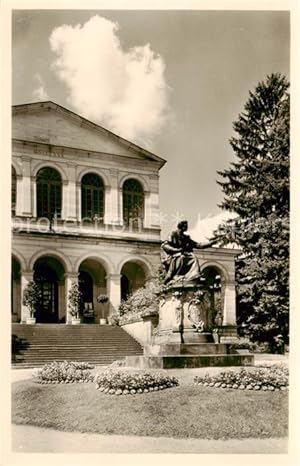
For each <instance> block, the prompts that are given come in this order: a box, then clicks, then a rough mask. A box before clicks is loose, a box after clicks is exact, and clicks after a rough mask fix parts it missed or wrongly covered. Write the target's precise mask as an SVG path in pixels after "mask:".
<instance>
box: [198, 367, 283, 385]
mask: <svg viewBox="0 0 300 466" xmlns="http://www.w3.org/2000/svg"><path fill="white" fill-rule="evenodd" d="M288 376H289V370H288V368H287V367H286V366H284V365H281V364H273V365H270V366H257V367H255V368H248V369H245V368H242V369H240V370H239V371H232V370H229V371H224V372H220V373H219V374H216V375H214V376H211V375H209V374H205V375H204V376H196V377H195V378H194V384H195V385H202V386H205V387H216V388H234V389H239V390H264V391H267V390H270V391H279V390H282V391H285V390H287V389H288Z"/></svg>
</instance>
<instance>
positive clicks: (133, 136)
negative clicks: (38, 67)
mask: <svg viewBox="0 0 300 466" xmlns="http://www.w3.org/2000/svg"><path fill="white" fill-rule="evenodd" d="M118 31H119V26H118V24H117V23H114V22H112V21H109V20H107V19H105V18H103V17H101V16H99V15H96V16H93V17H92V18H90V19H89V20H88V21H87V22H86V23H84V24H83V25H80V24H77V25H76V26H70V25H63V26H60V27H57V28H55V29H54V30H53V31H52V33H51V36H50V39H49V40H50V46H51V49H52V51H53V52H54V53H55V55H56V59H55V60H54V62H53V65H52V66H53V69H54V70H55V73H56V74H57V76H58V78H59V79H60V80H62V81H63V82H64V83H65V84H66V86H67V89H68V92H69V97H68V100H69V102H70V103H71V104H72V106H73V107H74V108H75V109H76V110H77V111H78V113H80V114H82V115H84V116H85V117H86V118H88V119H91V120H93V121H96V122H98V123H100V124H102V125H103V126H105V127H107V128H109V129H110V130H111V131H114V132H116V133H118V134H119V135H121V136H123V137H125V138H128V139H130V140H135V141H136V142H141V141H143V142H145V141H146V142H149V141H150V139H151V137H152V136H153V135H155V134H156V133H159V132H160V131H161V129H162V127H163V125H164V123H165V121H166V118H167V114H168V86H167V84H166V81H165V77H164V73H165V64H164V61H163V59H162V58H161V57H160V56H159V55H157V54H155V53H154V52H153V50H152V49H151V46H150V44H147V45H144V46H136V47H133V48H131V49H129V50H128V51H125V50H123V49H122V46H121V43H120V39H119V37H118Z"/></svg>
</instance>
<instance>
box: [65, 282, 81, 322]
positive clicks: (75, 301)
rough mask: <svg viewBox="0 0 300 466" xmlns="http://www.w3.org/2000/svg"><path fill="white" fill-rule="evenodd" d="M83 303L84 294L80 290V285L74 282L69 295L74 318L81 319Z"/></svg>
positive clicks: (69, 304) (70, 308) (69, 303)
mask: <svg viewBox="0 0 300 466" xmlns="http://www.w3.org/2000/svg"><path fill="white" fill-rule="evenodd" d="M81 301H82V293H81V291H80V289H79V284H78V283H77V282H73V283H72V286H71V288H70V290H69V293H68V307H69V310H70V314H71V316H72V317H76V318H77V319H78V318H79V309H80V305H81Z"/></svg>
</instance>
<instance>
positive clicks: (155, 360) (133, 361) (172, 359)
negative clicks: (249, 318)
mask: <svg viewBox="0 0 300 466" xmlns="http://www.w3.org/2000/svg"><path fill="white" fill-rule="evenodd" d="M253 365H254V355H253V354H247V355H241V354H217V355H216V354H206V355H198V356H195V355H178V356H127V357H126V366H129V367H136V368H139V369H187V368H196V367H228V366H253Z"/></svg>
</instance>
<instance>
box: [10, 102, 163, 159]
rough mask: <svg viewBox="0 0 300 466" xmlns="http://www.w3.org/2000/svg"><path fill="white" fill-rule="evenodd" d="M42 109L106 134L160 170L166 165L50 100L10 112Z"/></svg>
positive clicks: (142, 149) (134, 145) (152, 155)
mask: <svg viewBox="0 0 300 466" xmlns="http://www.w3.org/2000/svg"><path fill="white" fill-rule="evenodd" d="M42 109H47V110H50V109H51V110H54V111H58V112H59V113H65V115H66V116H68V117H71V118H72V119H73V120H77V122H78V123H79V124H80V126H86V127H90V128H93V129H94V130H96V131H99V132H100V133H102V134H106V135H107V136H109V137H111V138H112V139H115V140H116V141H118V142H119V143H120V144H122V145H124V146H125V147H126V148H127V149H131V150H133V151H135V152H137V153H139V154H141V155H143V156H144V157H145V158H147V159H150V160H153V161H155V162H158V163H159V165H160V168H161V167H163V166H164V164H165V163H166V160H165V159H163V158H161V157H159V156H158V155H156V154H153V153H152V152H150V151H148V150H147V149H144V148H142V147H140V146H138V145H137V144H134V143H133V142H131V141H128V140H127V139H124V138H122V137H121V136H118V135H117V134H115V133H113V132H112V131H109V130H108V129H106V128H104V127H103V126H100V125H98V124H96V123H94V122H92V121H90V120H87V119H86V118H84V117H82V116H81V115H78V114H77V113H75V112H73V111H71V110H69V109H67V108H66V107H63V106H61V105H59V104H57V103H55V102H53V101H51V100H47V101H43V102H31V103H26V104H19V105H13V106H12V111H13V114H17V113H21V112H22V113H24V112H30V111H36V110H42Z"/></svg>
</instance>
